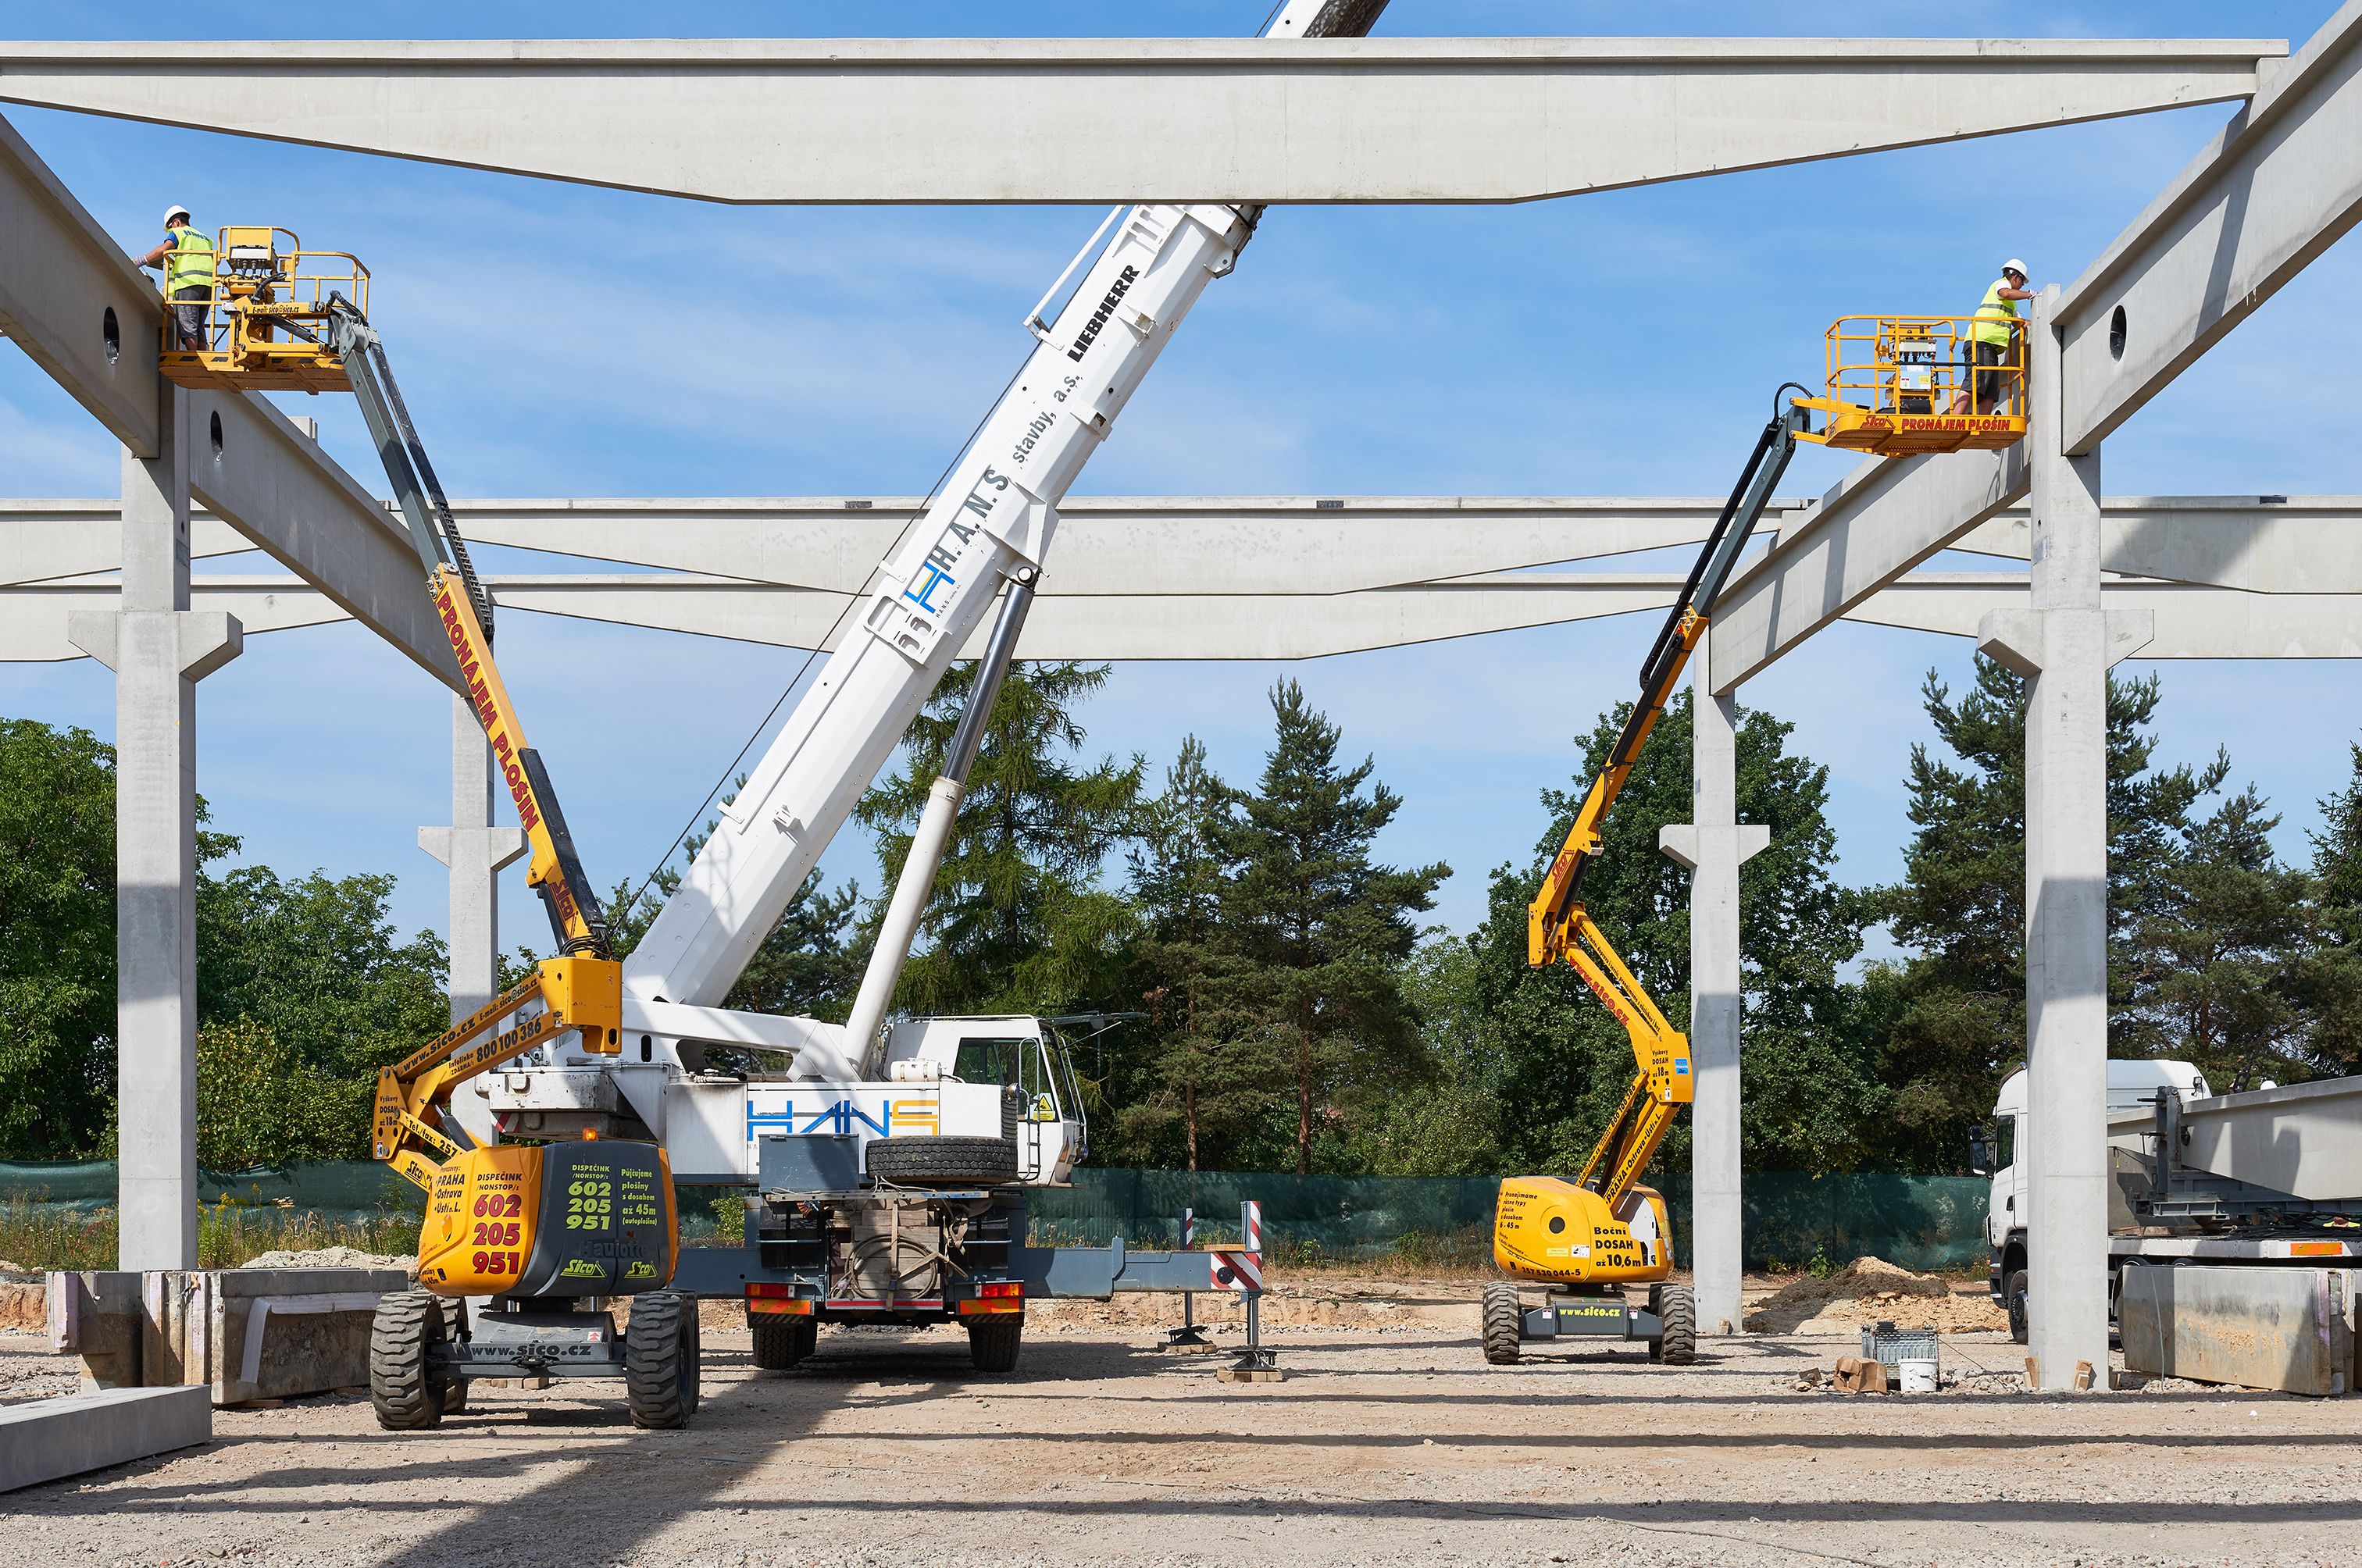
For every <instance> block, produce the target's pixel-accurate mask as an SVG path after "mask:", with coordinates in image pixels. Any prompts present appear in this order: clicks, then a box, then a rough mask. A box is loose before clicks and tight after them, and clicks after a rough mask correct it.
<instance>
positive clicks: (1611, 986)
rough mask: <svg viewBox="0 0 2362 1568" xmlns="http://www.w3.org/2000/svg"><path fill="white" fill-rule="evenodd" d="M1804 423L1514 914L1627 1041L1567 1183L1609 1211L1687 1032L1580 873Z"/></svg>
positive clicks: (1772, 433) (1766, 463) (1778, 419)
mask: <svg viewBox="0 0 2362 1568" xmlns="http://www.w3.org/2000/svg"><path fill="white" fill-rule="evenodd" d="M1780 390H1781V391H1782V392H1784V391H1786V390H1787V388H1786V387H1783V388H1781V389H1780ZM1797 390H1798V391H1800V392H1801V391H1804V390H1805V389H1803V388H1801V387H1799V388H1797ZM1774 397H1775V399H1776V397H1777V394H1774ZM1808 419H1809V415H1808V414H1807V413H1806V412H1805V410H1804V409H1802V408H1800V407H1798V406H1796V405H1795V404H1794V403H1791V404H1789V405H1787V406H1785V407H1783V408H1781V409H1780V410H1779V411H1777V412H1775V413H1774V414H1773V415H1772V417H1771V422H1769V423H1767V424H1766V425H1765V426H1764V427H1763V433H1762V435H1761V436H1760V438H1759V439H1758V440H1757V441H1756V443H1755V451H1754V452H1753V454H1752V455H1749V458H1748V460H1747V466H1746V468H1745V470H1744V471H1743V472H1741V474H1740V475H1739V478H1738V484H1737V486H1735V487H1734V488H1732V490H1731V492H1730V499H1729V500H1728V501H1727V503H1725V505H1724V507H1723V509H1722V515H1721V516H1720V517H1719V518H1717V519H1716V521H1715V525H1714V532H1712V533H1711V534H1710V535H1708V536H1707V538H1706V542H1705V549H1704V550H1702V551H1701V552H1699V554H1698V559H1697V564H1696V565H1694V566H1693V567H1691V568H1690V575H1689V580H1688V581H1687V582H1686V583H1684V584H1683V587H1682V595H1681V598H1680V599H1679V600H1678V601H1676V603H1675V604H1674V606H1673V609H1672V613H1671V614H1670V615H1668V616H1667V617H1666V619H1665V624H1664V628H1663V630H1661V631H1659V632H1658V633H1657V641H1656V642H1655V644H1654V645H1653V646H1651V647H1650V650H1649V656H1648V658H1647V659H1646V660H1645V661H1643V663H1641V665H1640V695H1639V700H1637V701H1636V702H1634V703H1633V705H1632V713H1631V717H1630V718H1627V719H1626V720H1625V721H1624V729H1623V730H1622V732H1621V733H1619V734H1618V735H1617V738H1616V744H1615V746H1614V748H1613V749H1611V750H1610V751H1609V752H1608V754H1607V763H1606V767H1604V768H1602V769H1601V770H1600V773H1599V776H1598V778H1596V779H1595V780H1594V781H1593V782H1592V785H1591V790H1590V793H1589V794H1588V795H1585V796H1584V802H1583V808H1582V809H1581V810H1580V811H1578V812H1576V813H1575V817H1574V825H1573V827H1572V828H1569V829H1568V831H1567V836H1566V842H1565V844H1564V846H1563V847H1562V848H1561V849H1560V850H1559V852H1558V855H1557V858H1556V859H1554V860H1552V861H1551V867H1550V871H1549V872H1548V874H1547V875H1545V876H1544V877H1543V878H1542V885H1541V890H1540V893H1538V894H1536V895H1535V897H1534V901H1533V903H1532V904H1531V905H1529V906H1528V908H1527V911H1526V961H1527V962H1528V963H1529V964H1532V965H1534V966H1536V967H1540V966H1541V965H1544V964H1549V963H1554V962H1556V961H1558V960H1559V959H1564V960H1566V961H1567V962H1568V963H1570V964H1573V966H1574V968H1575V970H1576V972H1577V973H1579V974H1581V975H1582V976H1583V979H1584V984H1586V985H1588V986H1590V987H1591V990H1592V993H1593V994H1594V995H1595V996H1597V997H1598V998H1599V1000H1600V1001H1601V1002H1603V1003H1606V1005H1607V1010H1608V1011H1609V1012H1610V1013H1613V1014H1616V1019H1617V1022H1618V1023H1620V1024H1622V1025H1624V1030H1625V1033H1626V1034H1628V1035H1629V1036H1631V1038H1632V1054H1633V1056H1634V1058H1636V1060H1637V1062H1638V1064H1639V1071H1638V1073H1637V1074H1636V1075H1635V1076H1634V1078H1633V1080H1632V1087H1631V1088H1630V1089H1629V1090H1628V1091H1626V1092H1625V1095H1624V1102H1623V1103H1622V1104H1621V1105H1619V1106H1617V1111H1616V1114H1615V1116H1614V1117H1613V1118H1611V1119H1610V1120H1609V1122H1608V1124H1607V1128H1606V1131H1605V1132H1604V1133H1602V1134H1601V1135H1600V1138H1599V1142H1598V1143H1597V1144H1596V1145H1595V1146H1594V1147H1593V1148H1592V1151H1591V1157H1590V1158H1589V1159H1588V1160H1587V1161H1585V1162H1584V1167H1583V1172H1582V1174H1581V1175H1580V1176H1579V1177H1578V1178H1577V1179H1576V1181H1577V1184H1578V1185H1579V1186H1582V1187H1584V1188H1588V1189H1589V1190H1592V1191H1594V1192H1596V1193H1598V1194H1600V1196H1601V1197H1602V1198H1604V1199H1605V1200H1606V1203H1607V1206H1608V1208H1609V1210H1610V1211H1611V1212H1613V1211H1614V1210H1615V1209H1616V1208H1617V1205H1618V1204H1619V1203H1621V1202H1622V1201H1623V1199H1624V1196H1625V1194H1626V1193H1627V1192H1628V1190H1630V1189H1631V1186H1632V1184H1633V1182H1634V1180H1635V1179H1637V1178H1638V1177H1639V1173H1640V1172H1641V1171H1642V1170H1644V1169H1646V1168H1647V1167H1648V1164H1649V1161H1650V1157H1653V1156H1654V1155H1655V1154H1656V1152H1657V1145H1658V1144H1659V1143H1660V1142H1661V1140H1662V1139H1663V1137H1664V1135H1665V1129H1666V1128H1667V1127H1669V1126H1670V1125H1671V1124H1672V1119H1673V1111H1674V1108H1675V1107H1676V1106H1679V1105H1684V1104H1687V1103H1688V1102H1689V1100H1690V1097H1691V1090H1692V1086H1693V1083H1694V1080H1693V1079H1692V1077H1691V1075H1690V1063H1689V1039H1688V1036H1685V1035H1683V1034H1682V1033H1681V1032H1680V1031H1678V1030H1676V1029H1675V1028H1674V1027H1673V1026H1672V1025H1671V1024H1670V1023H1668V1022H1667V1021H1666V1019H1665V1015H1664V1014H1663V1013H1662V1012H1661V1011H1660V1010H1659V1009H1658V1007H1657V1004H1656V1003H1655V1001H1654V1000H1652V999H1651V998H1650V995H1649V992H1648V991H1647V990H1646V989H1645V988H1644V987H1643V986H1642V985H1641V984H1640V982H1639V979H1638V978H1637V977H1635V976H1634V975H1633V973H1632V971H1631V970H1630V969H1629V968H1628V966H1627V965H1626V964H1625V962H1624V960H1623V959H1622V958H1620V957H1618V956H1617V952H1616V949H1615V948H1613V947H1611V946H1609V944H1608V941H1607V938H1606V936H1604V935H1603V934H1602V933H1601V932H1600V929H1599V927H1598V926H1597V925H1596V924H1595V923H1594V922H1593V920H1592V918H1591V916H1590V915H1589V913H1588V912H1587V911H1586V910H1585V909H1584V904H1583V899H1582V896H1581V895H1582V892H1583V877H1584V872H1585V871H1587V870H1588V869H1589V868H1590V866H1591V863H1592V862H1593V861H1595V860H1596V859H1598V857H1599V852H1600V845H1601V831H1602V829H1603V828H1604V826H1605V825H1606V820H1607V813H1608V811H1609V809H1610V808H1611V807H1613V806H1615V804H1616V797H1617V795H1619V794H1620V793H1622V791H1623V788H1624V781H1625V779H1626V777H1627V776H1628V775H1629V774H1630V773H1631V771H1632V764H1633V762H1635V761H1636V760H1637V759H1638V758H1639V754H1640V748H1641V747H1642V746H1643V745H1645V744H1647V743H1648V740H1649V732H1650V730H1651V729H1655V728H1656V724H1657V720H1658V719H1659V718H1661V717H1662V716H1663V714H1664V711H1665V704H1666V703H1667V702H1668V701H1670V700H1671V699H1672V694H1673V688H1674V686H1675V685H1678V684H1679V682H1680V680H1681V677H1682V671H1683V669H1684V668H1685V667H1687V665H1688V663H1689V656H1690V651H1691V650H1692V649H1694V648H1695V647H1696V646H1697V640H1698V638H1699V637H1700V636H1701V635H1703V634H1704V633H1705V629H1706V622H1707V620H1709V619H1710V618H1711V616H1712V615H1713V612H1714V606H1715V601H1716V598H1719V597H1720V595H1721V593H1722V587H1723V584H1724V583H1725V582H1727V580H1728V579H1729V576H1730V570H1731V567H1732V566H1733V565H1737V563H1738V554H1739V552H1740V551H1742V550H1744V549H1745V548H1746V547H1747V542H1748V540H1749V537H1750V536H1751V535H1752V534H1753V532H1754V531H1755V524H1756V522H1757V521H1759V520H1760V518H1761V517H1762V515H1763V508H1764V506H1765V505H1766V504H1767V503H1768V502H1769V501H1770V500H1771V491H1772V488H1773V487H1774V486H1776V485H1778V484H1779V482H1780V477H1781V476H1782V475H1783V474H1784V473H1785V472H1786V471H1787V467H1788V460H1789V458H1790V457H1791V456H1792V455H1794V453H1795V449H1796V443H1797V441H1798V440H1799V439H1800V438H1802V437H1803V436H1805V434H1806V433H1807V421H1808Z"/></svg>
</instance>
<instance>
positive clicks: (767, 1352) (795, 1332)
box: [746, 1313, 820, 1372]
mask: <svg viewBox="0 0 2362 1568" xmlns="http://www.w3.org/2000/svg"><path fill="white" fill-rule="evenodd" d="M746 1327H747V1329H748V1330H749V1332H752V1333H753V1335H754V1337H755V1365H756V1366H758V1367H760V1368H762V1370H764V1371H766V1372H785V1371H786V1370H788V1368H789V1367H791V1366H793V1365H795V1364H796V1363H798V1362H799V1361H801V1360H802V1359H803V1358H804V1357H805V1356H807V1355H810V1354H811V1353H812V1346H813V1345H815V1344H817V1343H820V1325H819V1324H818V1323H816V1322H814V1321H812V1320H811V1319H810V1318H782V1317H778V1316H774V1315H772V1314H768V1313H766V1314H764V1315H762V1316H760V1317H756V1318H754V1319H752V1320H750V1321H748V1323H747V1325H746Z"/></svg>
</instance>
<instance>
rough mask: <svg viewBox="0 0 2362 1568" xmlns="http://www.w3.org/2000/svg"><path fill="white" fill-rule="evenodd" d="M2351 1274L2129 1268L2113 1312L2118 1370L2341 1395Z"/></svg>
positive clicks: (2346, 1374) (2347, 1359)
mask: <svg viewBox="0 0 2362 1568" xmlns="http://www.w3.org/2000/svg"><path fill="white" fill-rule="evenodd" d="M2354 1272H2355V1271H2352V1270H2348V1269H2343V1268H2214V1267H2202V1268H2158V1267H2128V1268H2126V1269H2125V1271H2124V1276H2123V1278H2124V1284H2123V1289H2122V1293H2121V1294H2120V1296H2119V1298H2118V1300H2117V1305H2116V1322H2117V1327H2118V1329H2119V1331H2120V1332H2121V1337H2122V1338H2123V1341H2124V1347H2125V1370H2126V1371H2128V1372H2146V1373H2150V1374H2153V1375H2155V1376H2160V1377H2186V1378H2189V1379H2191V1380H2192V1381H2193V1382H2200V1383H2235V1384H2238V1385H2239V1386H2241V1387H2247V1388H2278V1389H2283V1390H2285V1391H2287V1392H2289V1393H2291V1394H2310V1395H2314V1396H2316V1397H2321V1396H2327V1395H2330V1394H2342V1393H2345V1391H2346V1390H2347V1388H2349V1387H2351V1386H2352V1384H2351V1379H2352V1377H2353V1375H2354V1354H2355V1348H2354V1330H2353V1315H2352V1314H2353V1310H2354V1308H2353V1286H2354Z"/></svg>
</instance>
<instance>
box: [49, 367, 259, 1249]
mask: <svg viewBox="0 0 2362 1568" xmlns="http://www.w3.org/2000/svg"><path fill="white" fill-rule="evenodd" d="M161 412H162V416H163V417H162V418H161V419H160V422H159V423H160V438H159V443H158V444H159V447H160V450H159V452H158V453H157V455H156V456H155V457H154V458H152V459H150V458H143V457H140V456H138V455H137V454H135V453H133V452H130V451H128V450H126V451H125V453H124V455H123V597H122V601H121V602H122V609H120V610H119V611H106V610H95V611H91V610H86V611H82V612H80V613H77V614H75V615H73V616H72V618H71V619H70V620H69V621H68V622H67V632H66V634H67V636H68V637H69V638H70V639H72V641H73V643H74V645H75V646H76V647H78V648H80V649H81V650H82V651H83V652H85V653H88V654H89V655H90V656H91V657H92V658H94V659H96V660H97V661H98V662H99V663H102V664H105V666H106V667H107V668H108V669H110V670H113V671H114V672H115V716H116V717H115V883H116V906H115V908H116V913H115V961H116V982H115V983H116V1049H115V1059H116V1096H117V1100H118V1103H119V1110H118V1113H117V1129H118V1130H117V1134H116V1147H117V1163H116V1180H117V1183H118V1186H117V1190H116V1197H117V1205H118V1208H117V1212H118V1214H119V1216H120V1229H119V1231H118V1233H117V1240H116V1267H117V1268H121V1269H127V1270H143V1271H144V1270H148V1269H173V1268H194V1267H196V1266H197V928H196V927H197V682H199V681H200V680H203V679H204V677H205V676H207V675H209V674H213V672H214V671H215V670H217V669H219V668H221V667H222V666H223V665H224V664H226V663H229V662H230V661H231V660H232V659H235V658H236V657H237V655H238V653H239V652H240V650H241V648H242V646H243V642H244V631H243V629H242V628H241V627H240V626H239V625H238V623H237V618H236V617H234V616H230V615H226V614H224V613H222V612H221V611H219V610H211V611H193V610H191V609H189V461H190V458H189V447H190V431H189V428H188V425H189V412H188V394H187V393H185V392H184V391H182V389H180V388H178V387H174V386H171V385H169V384H167V385H165V387H164V390H163V408H162V411H161Z"/></svg>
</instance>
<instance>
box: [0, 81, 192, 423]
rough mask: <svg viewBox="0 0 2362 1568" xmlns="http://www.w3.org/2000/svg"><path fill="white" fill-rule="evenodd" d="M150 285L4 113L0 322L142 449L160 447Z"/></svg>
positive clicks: (156, 308)
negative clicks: (37, 155) (51, 171)
mask: <svg viewBox="0 0 2362 1568" xmlns="http://www.w3.org/2000/svg"><path fill="white" fill-rule="evenodd" d="M162 321H163V312H162V306H161V304H160V301H159V298H158V295H157V291H156V287H155V285H153V284H151V283H149V281H148V280H147V277H146V276H145V275H144V274H143V273H142V272H141V271H140V270H139V269H138V268H137V267H135V266H133V265H132V264H131V258H129V257H127V256H126V255H124V254H123V252H122V251H121V250H119V249H117V248H116V244H115V241H114V240H112V239H111V238H109V237H108V236H107V234H106V231H105V229H102V228H100V227H99V226H98V221H97V220H96V219H95V218H93V217H92V216H91V215H90V214H89V213H88V212H87V211H85V210H84V209H83V204H82V203H80V202H77V201H75V200H74V196H73V192H71V191H69V190H67V189H66V188H65V184H64V182H63V181H61V180H59V178H58V177H57V176H56V175H55V174H52V173H50V168H49V165H47V164H45V163H43V162H42V161H41V160H40V159H39V158H38V157H36V156H35V155H34V152H33V149H32V148H30V147H28V146H27V145H26V142H25V138H24V137H20V136H18V135H17V131H16V127H14V126H11V125H9V124H8V122H7V121H6V120H0V332H5V333H6V334H7V335H8V339H9V341H10V342H12V343H14V344H15V345H17V347H19V348H21V349H23V350H24V351H25V353H26V355H27V356H28V357H29V358H30V359H31V360H32V361H33V363H34V364H36V365H39V367H41V368H42V369H44V370H46V371H48V372H49V373H50V378H51V379H52V380H54V381H56V382H57V384H58V385H59V386H61V387H63V388H64V389H66V391H67V392H68V393H69V394H70V395H72V398H73V400H75V401H76V402H78V403H80V404H82V406H83V408H84V409H87V410H88V411H90V414H91V417H93V418H94V419H95V420H97V421H98V422H99V423H100V424H102V425H104V426H105V427H106V430H107V432H108V433H110V434H111V435H113V436H114V437H115V439H116V440H117V441H119V442H121V443H122V444H124V445H125V446H127V447H129V448H130V449H131V451H132V453H133V454H134V455H137V456H139V457H142V458H153V457H154V456H155V455H156V454H157V452H158V450H159V448H158V445H157V442H158V440H159V438H160V437H159V428H160V419H161V417H162V416H161V414H160V411H159V406H160V405H159V400H160V397H161V395H162V394H161V392H160V389H161V388H162V387H163V386H164V385H165V382H164V378H162V377H160V376H159V375H157V374H156V351H157V345H158V341H159V333H160V327H161V323H162Z"/></svg>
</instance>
